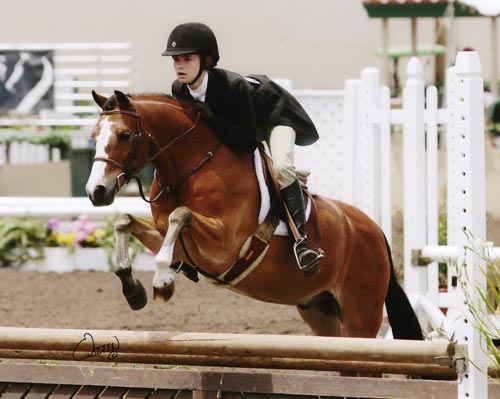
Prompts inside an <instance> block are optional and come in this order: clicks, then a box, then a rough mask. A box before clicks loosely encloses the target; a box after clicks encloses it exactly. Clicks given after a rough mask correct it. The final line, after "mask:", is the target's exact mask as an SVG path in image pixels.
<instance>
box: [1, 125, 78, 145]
mask: <svg viewBox="0 0 500 399" xmlns="http://www.w3.org/2000/svg"><path fill="white" fill-rule="evenodd" d="M15 142H20V143H22V142H28V143H31V144H42V145H48V146H50V147H57V148H61V149H69V148H70V145H71V139H70V136H69V134H68V133H66V132H64V131H63V132H60V131H59V130H56V129H53V130H52V131H51V132H49V133H37V134H30V135H27V134H22V133H15V134H10V135H8V136H4V137H1V138H0V144H6V145H10V144H12V143H15Z"/></svg>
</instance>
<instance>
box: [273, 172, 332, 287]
mask: <svg viewBox="0 0 500 399" xmlns="http://www.w3.org/2000/svg"><path fill="white" fill-rule="evenodd" d="M281 198H282V199H283V202H284V203H285V205H286V207H287V208H288V211H289V212H290V214H291V216H292V220H293V223H294V224H295V226H296V227H297V230H298V231H299V234H300V237H301V238H300V240H299V241H297V242H296V243H295V244H294V250H295V258H296V259H297V263H298V265H299V267H300V269H301V270H302V272H303V273H304V275H305V276H307V277H310V276H312V275H313V274H315V273H316V272H317V271H318V270H319V262H320V261H321V259H323V258H324V256H325V255H324V253H323V251H322V250H321V249H319V248H317V249H316V250H313V249H311V248H308V246H307V244H308V243H311V242H310V241H309V239H308V238H307V235H306V212H305V209H304V208H305V206H304V196H303V194H302V189H301V187H300V182H299V181H298V180H295V181H294V182H293V183H292V184H290V185H289V186H287V187H285V188H283V189H281ZM292 238H293V235H292ZM313 246H314V245H313Z"/></svg>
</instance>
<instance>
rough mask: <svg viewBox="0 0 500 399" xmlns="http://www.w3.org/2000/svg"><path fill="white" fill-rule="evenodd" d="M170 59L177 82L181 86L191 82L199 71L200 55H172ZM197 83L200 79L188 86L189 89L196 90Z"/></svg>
mask: <svg viewBox="0 0 500 399" xmlns="http://www.w3.org/2000/svg"><path fill="white" fill-rule="evenodd" d="M172 58H173V60H174V69H175V73H176V74H177V79H179V82H181V83H183V84H187V83H190V82H192V81H193V80H194V79H195V78H196V75H198V72H199V71H200V55H199V54H182V55H174V56H173V57H172ZM199 81H200V79H198V80H197V81H196V82H194V83H193V84H192V85H190V87H191V88H192V89H196V88H197V86H199Z"/></svg>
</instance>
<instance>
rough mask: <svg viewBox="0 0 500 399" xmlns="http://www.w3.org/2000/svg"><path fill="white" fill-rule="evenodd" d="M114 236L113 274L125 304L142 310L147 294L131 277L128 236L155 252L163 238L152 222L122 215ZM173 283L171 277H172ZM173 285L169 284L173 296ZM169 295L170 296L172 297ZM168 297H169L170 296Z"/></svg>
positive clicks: (138, 282)
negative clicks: (119, 284)
mask: <svg viewBox="0 0 500 399" xmlns="http://www.w3.org/2000/svg"><path fill="white" fill-rule="evenodd" d="M115 234H116V268H115V274H116V275H117V276H118V277H119V278H120V280H121V282H122V290H123V294H124V296H125V298H126V299H127V302H128V303H129V305H130V307H131V308H132V309H133V310H138V309H142V308H143V307H144V306H146V303H147V294H146V290H145V289H144V286H143V285H142V283H141V282H140V281H139V280H135V279H134V278H133V276H132V264H131V261H130V256H129V241H130V234H132V235H133V236H134V237H136V238H137V239H138V240H139V241H141V242H142V243H143V244H144V246H146V247H147V248H149V249H150V250H151V251H154V252H157V251H158V249H159V248H160V246H161V243H162V241H163V237H162V236H161V234H160V232H159V231H158V230H157V229H156V226H155V224H154V222H153V221H148V220H145V219H141V218H133V217H132V216H131V215H128V214H126V215H122V216H120V217H119V218H118V220H117V221H116V223H115ZM172 283H173V277H172ZM173 290H174V285H173V284H171V292H172V294H173ZM172 294H171V295H172ZM171 295H170V296H171Z"/></svg>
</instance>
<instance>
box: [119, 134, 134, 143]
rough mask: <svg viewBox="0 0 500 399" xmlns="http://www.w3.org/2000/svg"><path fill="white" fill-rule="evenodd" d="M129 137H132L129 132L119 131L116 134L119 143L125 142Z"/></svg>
mask: <svg viewBox="0 0 500 399" xmlns="http://www.w3.org/2000/svg"><path fill="white" fill-rule="evenodd" d="M131 137H132V133H130V132H120V133H119V134H118V141H119V142H120V143H126V142H127V141H129V140H130V138H131Z"/></svg>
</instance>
